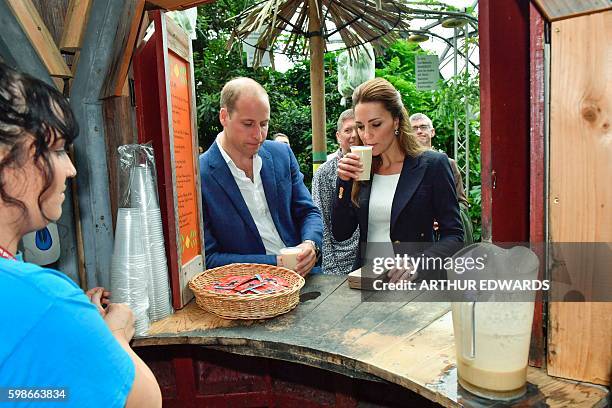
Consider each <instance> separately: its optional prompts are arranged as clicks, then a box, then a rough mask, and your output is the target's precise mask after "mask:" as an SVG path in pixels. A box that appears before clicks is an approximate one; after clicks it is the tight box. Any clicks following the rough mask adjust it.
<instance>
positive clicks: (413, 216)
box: [332, 150, 463, 269]
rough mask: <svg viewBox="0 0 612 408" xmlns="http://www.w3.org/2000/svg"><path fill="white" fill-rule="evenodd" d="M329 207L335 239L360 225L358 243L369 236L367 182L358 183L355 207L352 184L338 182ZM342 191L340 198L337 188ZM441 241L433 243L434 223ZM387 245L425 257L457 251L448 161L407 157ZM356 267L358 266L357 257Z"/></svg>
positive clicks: (459, 234) (458, 230) (459, 235)
mask: <svg viewBox="0 0 612 408" xmlns="http://www.w3.org/2000/svg"><path fill="white" fill-rule="evenodd" d="M337 180H338V181H337V186H336V196H335V199H334V206H333V209H332V232H333V234H334V238H336V239H337V240H338V241H343V240H345V239H348V238H349V237H350V236H351V235H352V234H353V231H355V229H356V228H357V225H359V228H360V231H361V235H360V243H361V244H362V245H360V246H359V247H360V248H359V249H360V250H361V248H362V247H363V244H365V243H366V242H367V238H368V213H369V206H370V191H371V186H372V184H371V181H363V182H361V188H360V190H359V195H358V203H359V207H356V206H354V205H353V203H352V202H351V191H352V185H353V183H352V181H342V180H340V179H339V178H338V179H337ZM341 187H342V188H344V192H343V194H342V198H339V189H340V188H341ZM434 219H435V220H436V221H437V222H438V226H439V229H438V232H439V234H440V239H439V241H438V242H436V243H435V244H434V241H435V239H434V233H433V228H432V226H433V222H434ZM390 222H391V225H390V232H391V234H390V235H391V236H390V238H391V242H393V243H395V244H399V243H403V244H407V243H409V244H410V246H411V247H412V248H415V249H417V250H418V252H422V253H424V254H425V256H442V257H446V256H451V255H453V254H454V252H455V251H456V250H458V249H460V247H461V243H462V242H463V227H462V224H461V218H460V215H459V204H458V202H457V193H456V191H455V180H454V178H453V173H452V170H451V167H450V165H449V163H448V157H447V156H446V155H445V154H444V153H438V152H435V151H433V150H427V151H425V152H423V153H422V154H421V155H419V156H418V157H416V158H413V157H408V156H406V159H405V160H404V165H403V167H402V172H401V174H400V178H399V181H398V184H397V188H396V190H395V195H394V196H393V204H392V206H391V221H390ZM354 266H355V269H357V268H358V267H360V266H362V259H361V256H359V257H358V258H357V263H356V264H355V265H354Z"/></svg>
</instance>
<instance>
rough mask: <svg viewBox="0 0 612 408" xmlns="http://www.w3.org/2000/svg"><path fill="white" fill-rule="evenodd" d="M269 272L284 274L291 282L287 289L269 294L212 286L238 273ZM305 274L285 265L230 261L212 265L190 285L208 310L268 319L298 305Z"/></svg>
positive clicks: (220, 313)
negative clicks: (219, 289) (220, 289)
mask: <svg viewBox="0 0 612 408" xmlns="http://www.w3.org/2000/svg"><path fill="white" fill-rule="evenodd" d="M258 273H259V274H261V273H269V274H272V275H274V276H277V277H279V278H283V279H284V280H286V281H287V283H288V284H289V287H288V288H287V289H283V290H280V291H278V292H275V293H268V294H246V295H240V296H237V295H235V294H226V293H217V292H214V291H212V290H210V289H207V288H208V287H210V285H211V284H213V283H215V282H218V281H220V280H221V279H223V278H225V277H227V276H231V275H235V276H245V277H246V276H254V275H255V274H258ZM304 283H305V281H304V278H303V277H301V276H300V275H298V274H297V273H295V272H293V271H292V270H289V269H286V268H280V267H278V266H272V265H260V264H240V263H236V264H230V265H225V266H220V267H218V268H213V269H209V270H207V271H204V272H202V273H200V274H198V275H196V276H194V277H193V278H192V279H191V280H190V281H189V288H191V290H192V291H193V293H194V294H195V297H196V303H197V304H198V306H200V307H201V308H202V309H204V310H206V311H207V312H210V313H213V314H215V315H217V316H220V317H223V318H225V319H267V318H270V317H274V316H278V315H281V314H283V313H287V312H288V311H290V310H291V309H293V308H294V307H296V306H297V304H298V302H299V300H300V289H301V288H302V286H304Z"/></svg>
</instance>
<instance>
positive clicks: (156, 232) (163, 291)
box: [130, 166, 172, 322]
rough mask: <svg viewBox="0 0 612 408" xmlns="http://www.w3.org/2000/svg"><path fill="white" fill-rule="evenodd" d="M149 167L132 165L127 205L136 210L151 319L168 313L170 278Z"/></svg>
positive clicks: (170, 308)
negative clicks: (137, 211) (145, 268)
mask: <svg viewBox="0 0 612 408" xmlns="http://www.w3.org/2000/svg"><path fill="white" fill-rule="evenodd" d="M151 171H152V168H151V167H147V166H136V167H133V168H132V172H131V174H130V189H131V191H130V193H131V205H132V207H135V208H137V209H139V210H140V220H141V227H142V229H141V231H142V242H143V248H144V255H145V258H146V265H147V281H148V296H149V318H150V319H151V321H153V322H155V321H157V320H161V319H163V318H165V317H168V316H169V315H170V314H172V306H171V302H170V281H169V279H168V264H167V262H166V249H165V245H164V232H163V229H162V219H161V212H160V209H159V204H158V201H157V189H156V188H155V183H154V178H153V175H152V174H151Z"/></svg>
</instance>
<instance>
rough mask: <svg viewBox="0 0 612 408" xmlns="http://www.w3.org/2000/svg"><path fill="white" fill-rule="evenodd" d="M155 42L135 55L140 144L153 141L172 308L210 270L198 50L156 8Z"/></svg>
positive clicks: (182, 302)
mask: <svg viewBox="0 0 612 408" xmlns="http://www.w3.org/2000/svg"><path fill="white" fill-rule="evenodd" d="M149 18H150V19H151V20H152V21H153V23H154V25H155V31H154V33H153V35H152V36H151V38H150V39H149V40H148V41H146V42H144V43H143V44H142V45H141V46H139V48H138V50H137V51H136V53H135V55H134V62H133V66H134V80H135V83H134V88H135V96H136V113H137V121H138V141H139V143H149V142H150V143H152V145H153V150H154V153H155V166H156V170H157V188H158V191H159V204H160V210H161V214H162V220H163V221H164V222H163V231H164V240H165V243H166V258H167V261H168V270H169V273H170V284H171V288H172V306H173V307H174V308H175V309H180V308H182V307H183V306H185V305H186V304H188V303H189V302H190V301H191V299H193V293H192V292H191V289H189V280H190V279H191V278H193V277H194V276H195V275H197V274H198V273H200V272H202V271H203V270H204V268H205V261H204V256H205V254H204V244H203V240H204V228H203V226H204V224H203V219H202V197H201V195H200V171H199V164H198V156H197V150H198V148H197V146H198V145H197V127H196V114H195V113H196V108H195V88H194V81H193V52H192V48H191V40H190V38H189V35H188V34H187V33H186V32H185V31H184V30H183V29H182V28H180V27H179V26H178V25H177V24H176V23H174V22H173V21H172V19H170V18H166V15H165V13H163V12H161V11H160V10H154V11H151V12H150V13H149Z"/></svg>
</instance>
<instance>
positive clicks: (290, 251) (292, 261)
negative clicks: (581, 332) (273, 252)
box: [280, 247, 302, 271]
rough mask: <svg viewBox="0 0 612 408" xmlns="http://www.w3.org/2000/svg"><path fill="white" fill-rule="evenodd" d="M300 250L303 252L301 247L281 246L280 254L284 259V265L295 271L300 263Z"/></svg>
mask: <svg viewBox="0 0 612 408" xmlns="http://www.w3.org/2000/svg"><path fill="white" fill-rule="evenodd" d="M300 252H302V248H300V247H287V248H281V250H280V255H281V259H282V260H283V267H284V268H287V269H291V270H292V271H295V269H296V266H297V263H298V261H297V256H298V254H299V253H300Z"/></svg>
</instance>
